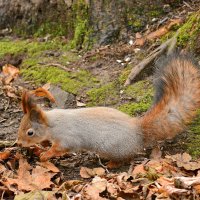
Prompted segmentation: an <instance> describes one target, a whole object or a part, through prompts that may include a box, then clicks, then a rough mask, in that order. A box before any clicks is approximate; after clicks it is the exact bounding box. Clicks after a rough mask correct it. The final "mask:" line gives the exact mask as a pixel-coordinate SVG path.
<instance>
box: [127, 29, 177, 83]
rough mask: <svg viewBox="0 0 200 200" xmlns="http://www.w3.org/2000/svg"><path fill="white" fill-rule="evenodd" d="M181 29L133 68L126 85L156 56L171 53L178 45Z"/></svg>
mask: <svg viewBox="0 0 200 200" xmlns="http://www.w3.org/2000/svg"><path fill="white" fill-rule="evenodd" d="M178 33H179V31H177V33H176V34H175V35H174V36H173V37H172V38H170V39H169V40H167V41H166V42H165V43H163V44H161V45H160V46H159V47H158V48H156V49H155V50H154V51H153V52H152V53H150V54H149V55H148V56H147V58H145V59H144V60H142V62H140V63H139V64H138V65H136V66H135V67H133V69H132V70H131V73H130V74H129V76H128V78H127V80H126V82H125V84H124V86H128V85H130V84H131V82H132V81H133V80H134V79H135V77H136V76H137V75H138V74H139V73H140V72H141V71H142V70H143V69H144V68H145V67H147V66H148V65H150V64H151V63H152V62H153V61H154V60H155V58H157V57H158V56H160V55H161V54H163V53H164V52H167V55H169V54H171V53H172V52H173V51H174V49H175V47H176V42H177V36H178Z"/></svg>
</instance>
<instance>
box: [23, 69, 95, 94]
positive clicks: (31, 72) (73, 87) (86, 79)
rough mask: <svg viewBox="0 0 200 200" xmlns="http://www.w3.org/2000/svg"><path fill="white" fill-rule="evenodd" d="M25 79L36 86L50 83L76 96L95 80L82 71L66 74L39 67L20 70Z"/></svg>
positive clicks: (59, 70) (61, 71)
mask: <svg viewBox="0 0 200 200" xmlns="http://www.w3.org/2000/svg"><path fill="white" fill-rule="evenodd" d="M21 73H22V75H23V76H24V78H25V79H28V80H30V79H31V80H35V82H36V83H37V84H42V83H47V82H49V83H52V84H57V85H59V86H61V87H62V88H63V89H64V90H65V91H67V92H70V93H73V94H77V93H78V92H80V91H81V90H83V89H84V87H90V85H94V82H95V81H96V79H94V78H93V77H92V75H91V74H90V73H89V72H87V71H84V70H80V71H78V72H72V73H69V72H66V71H64V70H61V69H59V68H56V67H41V66H32V67H29V68H23V69H22V70H21Z"/></svg>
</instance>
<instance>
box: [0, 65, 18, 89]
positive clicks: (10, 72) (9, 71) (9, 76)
mask: <svg viewBox="0 0 200 200" xmlns="http://www.w3.org/2000/svg"><path fill="white" fill-rule="evenodd" d="M2 74H3V75H4V76H5V78H4V83H5V84H6V85H7V84H9V83H10V82H11V81H12V80H13V79H16V78H17V77H18V75H19V69H18V68H16V67H15V66H13V65H11V64H6V65H4V66H3V67H2Z"/></svg>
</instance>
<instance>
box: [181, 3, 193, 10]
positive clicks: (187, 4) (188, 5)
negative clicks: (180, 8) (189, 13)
mask: <svg viewBox="0 0 200 200" xmlns="http://www.w3.org/2000/svg"><path fill="white" fill-rule="evenodd" d="M183 4H185V5H186V6H187V7H188V8H190V9H191V10H194V9H193V8H192V6H190V4H189V3H187V2H185V1H183Z"/></svg>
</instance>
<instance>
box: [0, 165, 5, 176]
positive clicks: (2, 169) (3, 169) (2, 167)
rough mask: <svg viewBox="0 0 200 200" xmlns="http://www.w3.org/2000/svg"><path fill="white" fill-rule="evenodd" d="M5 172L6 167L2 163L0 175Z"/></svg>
mask: <svg viewBox="0 0 200 200" xmlns="http://www.w3.org/2000/svg"><path fill="white" fill-rule="evenodd" d="M5 170H6V168H5V166H4V165H2V164H1V163H0V174H2V173H3V172H4V171H5Z"/></svg>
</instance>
